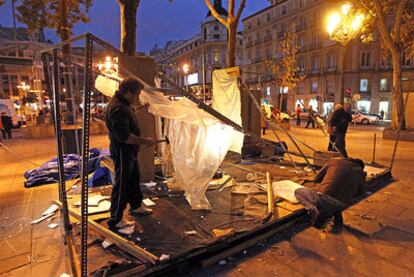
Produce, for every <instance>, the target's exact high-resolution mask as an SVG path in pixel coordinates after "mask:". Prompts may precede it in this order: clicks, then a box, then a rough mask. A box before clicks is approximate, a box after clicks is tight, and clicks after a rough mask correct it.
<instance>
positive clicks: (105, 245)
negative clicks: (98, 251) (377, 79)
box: [102, 239, 114, 249]
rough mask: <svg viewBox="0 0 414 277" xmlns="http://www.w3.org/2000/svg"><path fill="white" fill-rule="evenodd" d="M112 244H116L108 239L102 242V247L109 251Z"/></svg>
mask: <svg viewBox="0 0 414 277" xmlns="http://www.w3.org/2000/svg"><path fill="white" fill-rule="evenodd" d="M112 244H114V243H113V242H112V241H110V240H108V239H106V240H104V241H103V242H102V247H103V248H104V249H107V248H108V247H110V246H111V245H112Z"/></svg>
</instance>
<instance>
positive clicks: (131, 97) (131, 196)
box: [106, 78, 155, 229]
mask: <svg viewBox="0 0 414 277" xmlns="http://www.w3.org/2000/svg"><path fill="white" fill-rule="evenodd" d="M143 88H144V86H143V85H142V84H141V83H140V82H139V81H138V80H136V79H133V78H126V79H125V80H123V81H122V82H121V83H120V85H119V90H118V91H117V92H116V93H115V95H114V96H113V97H112V99H111V101H110V102H109V104H108V109H107V112H106V126H107V128H108V131H109V132H108V133H109V140H110V147H109V149H110V153H111V158H112V159H113V161H114V165H115V184H114V186H113V188H112V194H111V209H110V212H111V218H110V219H109V221H108V226H109V228H111V229H120V228H123V227H126V226H130V225H132V224H134V223H133V222H130V221H127V220H124V219H123V214H124V210H125V209H126V207H127V204H129V206H130V209H129V213H130V214H131V215H133V216H138V215H145V214H149V213H151V212H152V210H151V209H147V208H145V207H143V206H142V205H141V204H142V198H143V196H142V193H141V189H140V186H139V181H140V172H139V166H138V160H137V159H138V152H139V148H140V146H141V145H146V146H153V145H154V144H155V140H154V139H152V138H145V137H142V136H141V132H140V129H139V125H138V122H137V120H136V118H135V112H134V111H133V109H132V106H133V105H134V103H135V101H136V100H137V98H138V96H139V94H140V92H141V90H142V89H143ZM143 107H144V106H143Z"/></svg>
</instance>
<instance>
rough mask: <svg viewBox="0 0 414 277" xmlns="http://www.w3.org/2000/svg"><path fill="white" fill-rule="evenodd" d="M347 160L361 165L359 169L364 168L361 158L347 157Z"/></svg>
mask: <svg viewBox="0 0 414 277" xmlns="http://www.w3.org/2000/svg"><path fill="white" fill-rule="evenodd" d="M349 160H350V161H351V162H353V163H356V164H357V165H359V166H360V167H361V169H364V167H365V163H364V162H363V161H362V160H361V159H353V158H349Z"/></svg>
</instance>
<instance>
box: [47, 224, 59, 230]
mask: <svg viewBox="0 0 414 277" xmlns="http://www.w3.org/2000/svg"><path fill="white" fill-rule="evenodd" d="M58 226H59V224H58V223H50V224H49V225H47V227H49V228H50V229H55V228H56V227H58Z"/></svg>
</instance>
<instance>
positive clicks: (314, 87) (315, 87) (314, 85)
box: [311, 81, 318, 93]
mask: <svg viewBox="0 0 414 277" xmlns="http://www.w3.org/2000/svg"><path fill="white" fill-rule="evenodd" d="M311 93H318V82H317V81H313V82H312V86H311Z"/></svg>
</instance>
